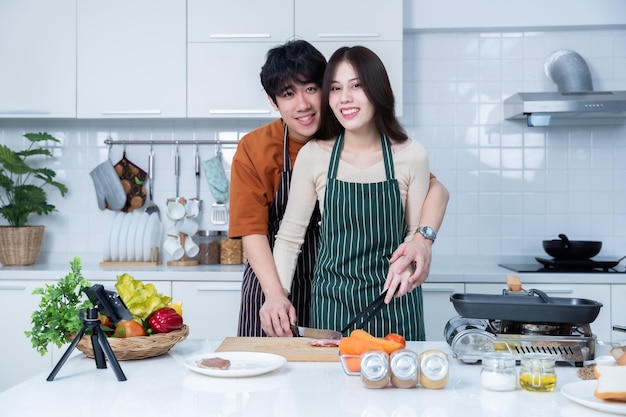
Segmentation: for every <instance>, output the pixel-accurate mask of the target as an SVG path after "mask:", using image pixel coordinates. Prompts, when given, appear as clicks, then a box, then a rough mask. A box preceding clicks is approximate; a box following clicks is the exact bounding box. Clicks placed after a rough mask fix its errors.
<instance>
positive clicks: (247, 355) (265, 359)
mask: <svg viewBox="0 0 626 417" xmlns="http://www.w3.org/2000/svg"><path fill="white" fill-rule="evenodd" d="M204 358H222V359H228V360H229V361H230V368H228V369H208V368H200V367H199V366H198V365H196V361H198V360H200V359H204ZM183 363H184V364H185V366H186V367H187V368H189V369H191V370H192V371H194V372H198V373H199V374H203V375H209V376H217V377H222V378H238V377H242V376H255V375H262V374H266V373H268V372H272V371H273V370H275V369H278V368H280V367H281V366H283V365H284V364H285V363H287V359H285V358H284V357H283V356H280V355H274V354H272V353H261V352H212V353H204V354H196V355H192V356H189V357H187V358H186V359H185V361H184V362H183Z"/></svg>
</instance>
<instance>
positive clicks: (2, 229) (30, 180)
mask: <svg viewBox="0 0 626 417" xmlns="http://www.w3.org/2000/svg"><path fill="white" fill-rule="evenodd" d="M24 137H25V138H26V139H28V141H29V142H30V144H29V146H28V147H27V148H26V149H24V150H21V151H15V150H12V149H11V148H9V147H8V146H6V145H0V215H2V217H3V218H4V219H5V220H6V221H7V222H8V226H0V263H2V264H3V265H31V264H34V263H35V262H36V261H37V258H38V257H39V251H40V249H41V242H42V239H43V232H44V226H30V225H27V222H28V217H29V216H30V215H31V214H33V213H35V214H39V215H48V214H50V213H52V212H53V211H56V208H55V206H53V205H52V204H49V203H48V196H47V194H46V191H45V189H44V188H46V187H48V186H51V187H54V188H56V189H57V190H58V191H59V192H60V193H61V196H65V194H66V193H67V187H66V186H65V185H64V184H62V183H60V182H58V181H55V179H54V178H55V177H56V172H55V171H54V170H52V169H50V168H46V167H40V166H38V165H37V163H39V162H41V157H51V156H52V153H51V152H50V150H49V149H48V148H45V147H43V146H39V144H40V143H42V142H43V143H45V142H47V141H52V142H60V141H59V140H58V139H56V138H55V137H53V136H52V135H50V134H49V133H46V132H40V133H26V134H25V135H24Z"/></svg>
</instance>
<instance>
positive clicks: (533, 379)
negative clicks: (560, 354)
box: [519, 353, 556, 392]
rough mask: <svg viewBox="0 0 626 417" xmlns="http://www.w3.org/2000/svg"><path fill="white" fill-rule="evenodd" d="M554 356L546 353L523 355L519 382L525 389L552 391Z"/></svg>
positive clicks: (554, 376) (554, 380)
mask: <svg viewBox="0 0 626 417" xmlns="http://www.w3.org/2000/svg"><path fill="white" fill-rule="evenodd" d="M555 365H556V357H555V356H554V355H550V354H547V353H535V354H527V355H523V356H522V359H521V361H520V373H519V383H520V386H521V387H522V389H524V390H526V391H538V392H552V391H554V388H556V369H555Z"/></svg>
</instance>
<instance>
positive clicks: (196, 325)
mask: <svg viewBox="0 0 626 417" xmlns="http://www.w3.org/2000/svg"><path fill="white" fill-rule="evenodd" d="M172 298H173V299H174V300H183V318H184V320H185V323H186V324H187V325H188V326H189V338H192V339H210V340H221V339H223V338H225V337H229V336H237V322H238V320H239V304H240V302H241V282H226V281H206V282H183V281H174V282H172Z"/></svg>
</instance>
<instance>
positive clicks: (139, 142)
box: [104, 139, 239, 146]
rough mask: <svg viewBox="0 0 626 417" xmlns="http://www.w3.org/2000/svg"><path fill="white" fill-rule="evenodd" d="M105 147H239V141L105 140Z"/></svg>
mask: <svg viewBox="0 0 626 417" xmlns="http://www.w3.org/2000/svg"><path fill="white" fill-rule="evenodd" d="M104 144H105V145H109V146H113V145H237V144H239V141H238V140H216V139H197V140H196V139H191V140H176V139H166V140H141V139H121V140H113V139H105V140H104Z"/></svg>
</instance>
